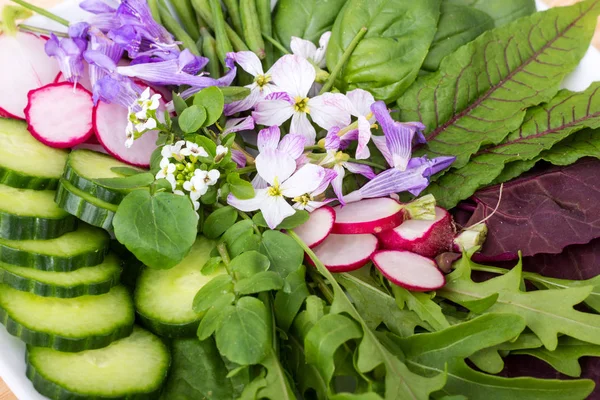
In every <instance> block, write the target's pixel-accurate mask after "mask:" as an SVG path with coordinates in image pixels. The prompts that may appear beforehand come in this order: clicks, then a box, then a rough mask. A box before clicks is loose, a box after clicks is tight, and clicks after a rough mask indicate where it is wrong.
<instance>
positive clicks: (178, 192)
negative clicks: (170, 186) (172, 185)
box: [173, 189, 185, 196]
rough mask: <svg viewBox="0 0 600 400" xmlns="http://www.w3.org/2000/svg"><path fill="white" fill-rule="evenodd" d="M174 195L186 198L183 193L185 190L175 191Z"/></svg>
mask: <svg viewBox="0 0 600 400" xmlns="http://www.w3.org/2000/svg"><path fill="white" fill-rule="evenodd" d="M173 194H176V195H178V196H185V193H183V190H179V189H177V190H173Z"/></svg>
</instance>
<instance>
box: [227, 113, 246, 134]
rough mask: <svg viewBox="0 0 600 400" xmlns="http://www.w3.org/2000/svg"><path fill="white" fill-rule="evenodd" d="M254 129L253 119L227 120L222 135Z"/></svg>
mask: <svg viewBox="0 0 600 400" xmlns="http://www.w3.org/2000/svg"><path fill="white" fill-rule="evenodd" d="M251 129H254V119H253V118H252V117H250V116H248V117H245V118H229V119H228V120H227V122H225V129H224V130H223V135H227V134H228V133H232V132H239V131H247V130H251Z"/></svg>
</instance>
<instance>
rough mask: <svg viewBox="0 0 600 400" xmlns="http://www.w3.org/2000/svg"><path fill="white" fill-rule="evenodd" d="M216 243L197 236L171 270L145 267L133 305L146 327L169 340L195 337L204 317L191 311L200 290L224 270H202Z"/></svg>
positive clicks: (224, 272)
mask: <svg viewBox="0 0 600 400" xmlns="http://www.w3.org/2000/svg"><path fill="white" fill-rule="evenodd" d="M214 246H215V242H213V241H211V240H208V239H206V238H205V237H202V236H198V239H197V240H196V243H194V246H193V247H192V250H191V251H190V253H189V254H188V256H187V257H186V258H185V259H183V261H182V262H180V263H179V264H177V265H176V266H174V267H173V268H171V269H152V268H144V270H143V271H142V273H141V275H140V277H139V278H138V282H137V286H136V290H135V295H134V303H135V307H136V311H137V313H138V315H139V316H140V318H141V320H142V322H143V323H144V325H145V326H146V327H147V328H148V329H150V330H151V331H152V332H154V333H156V334H158V335H161V336H167V337H185V336H194V335H195V334H196V330H197V329H198V325H199V323H200V319H201V318H202V316H203V315H202V314H199V313H196V312H195V311H194V310H193V309H192V305H193V303H194V297H195V296H196V293H198V290H200V288H202V287H203V286H204V285H206V284H207V283H208V282H210V281H211V280H212V279H213V278H214V277H215V276H217V275H221V274H226V273H227V271H225V269H224V268H220V269H218V270H217V271H216V272H215V273H214V274H211V275H203V274H202V273H201V272H200V270H201V269H202V266H203V265H204V263H205V262H206V261H207V260H208V259H209V257H210V252H211V250H212V249H213V248H214Z"/></svg>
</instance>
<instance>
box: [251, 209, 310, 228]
mask: <svg viewBox="0 0 600 400" xmlns="http://www.w3.org/2000/svg"><path fill="white" fill-rule="evenodd" d="M309 217H310V214H309V213H308V212H307V211H305V210H296V212H295V213H294V214H293V215H290V216H289V217H287V218H285V219H284V220H283V221H281V223H280V224H279V225H277V227H276V228H275V229H294V228H296V227H298V226H300V225H302V224H303V223H305V222H306V221H308V218H309ZM252 221H254V223H255V224H256V225H257V226H262V227H264V228H266V227H268V225H267V221H265V218H264V217H263V214H262V212H259V213H256V214H254V216H253V217H252Z"/></svg>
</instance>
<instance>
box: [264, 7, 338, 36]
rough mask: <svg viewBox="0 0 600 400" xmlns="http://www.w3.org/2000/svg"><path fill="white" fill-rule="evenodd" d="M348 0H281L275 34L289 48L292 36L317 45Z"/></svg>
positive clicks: (274, 21) (277, 12)
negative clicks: (300, 0)
mask: <svg viewBox="0 0 600 400" xmlns="http://www.w3.org/2000/svg"><path fill="white" fill-rule="evenodd" d="M345 3H346V0H329V1H319V0H307V1H303V2H299V1H295V0H281V1H279V2H278V4H277V11H276V13H275V18H274V20H273V25H274V26H273V28H274V30H275V34H276V35H277V37H278V38H279V40H280V41H281V43H283V44H284V45H285V46H286V47H288V48H289V44H290V41H291V39H292V36H296V37H299V38H303V39H306V40H310V41H311V42H313V43H317V42H318V41H319V38H320V37H321V35H322V34H323V33H325V32H327V31H329V30H331V26H332V25H333V22H334V21H335V18H336V17H337V15H338V13H339V12H340V9H341V8H342V7H343V6H344V4H345Z"/></svg>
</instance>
